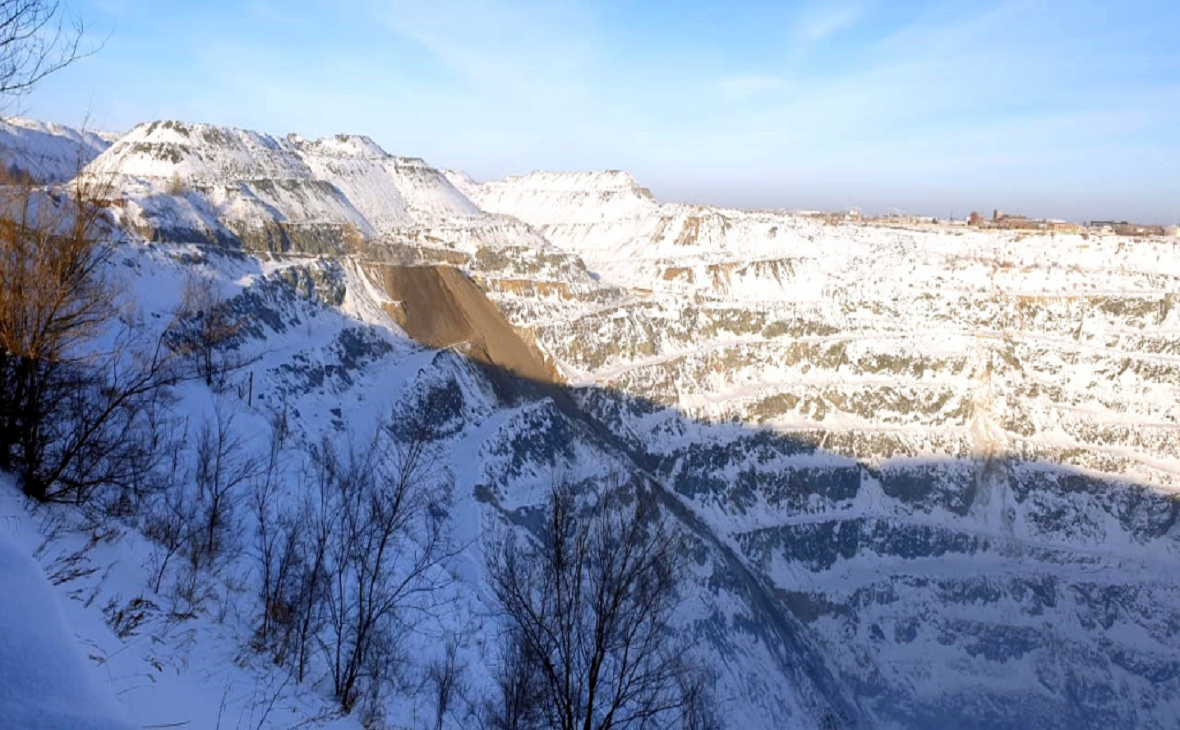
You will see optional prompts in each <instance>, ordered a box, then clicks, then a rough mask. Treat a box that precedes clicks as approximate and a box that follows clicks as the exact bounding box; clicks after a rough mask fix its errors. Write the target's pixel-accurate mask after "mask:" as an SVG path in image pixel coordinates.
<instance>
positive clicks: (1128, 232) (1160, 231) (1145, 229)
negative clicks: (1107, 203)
mask: <svg viewBox="0 0 1180 730" xmlns="http://www.w3.org/2000/svg"><path fill="white" fill-rule="evenodd" d="M1089 228H1090V230H1092V231H1101V232H1102V233H1114V234H1115V235H1118V236H1167V235H1169V234H1168V229H1167V228H1165V227H1164V226H1153V225H1144V224H1142V223H1128V222H1127V221H1090V226H1089Z"/></svg>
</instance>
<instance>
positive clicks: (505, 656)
mask: <svg viewBox="0 0 1180 730" xmlns="http://www.w3.org/2000/svg"><path fill="white" fill-rule="evenodd" d="M501 643H502V647H501V655H500V661H499V663H498V664H497V665H496V666H495V668H494V671H493V678H494V680H495V683H496V686H495V691H494V692H493V693H492V694H491V695H490V696H489V697H487V698H486V700H485V702H484V711H483V724H484V725H485V726H487V727H489V728H491V729H492V730H532V728H538V727H541V725H542V720H543V719H544V714H543V712H542V710H541V708H542V707H543V706H544V703H545V691H546V690H545V678H544V677H543V676H542V674H541V662H540V661H538V659H537V658H536V657H534V656H532V655H531V653H530V651H531V650H530V648H529V644H528V642H526V641H525V640H524V637H522V636H521V635H520V633H519V630H518V629H510V630H509V633H508V634H506V635H505V636H504V637H503V639H502V642H501Z"/></svg>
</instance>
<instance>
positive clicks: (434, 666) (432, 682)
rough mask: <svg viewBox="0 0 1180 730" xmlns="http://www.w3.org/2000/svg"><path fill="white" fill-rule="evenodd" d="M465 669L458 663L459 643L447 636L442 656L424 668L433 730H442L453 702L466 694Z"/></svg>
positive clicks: (456, 639) (464, 666) (452, 637)
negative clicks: (431, 703) (429, 697)
mask: <svg viewBox="0 0 1180 730" xmlns="http://www.w3.org/2000/svg"><path fill="white" fill-rule="evenodd" d="M466 670H467V667H466V665H465V664H463V663H462V662H461V661H459V641H458V638H457V637H455V636H448V637H447V640H446V644H445V646H444V647H443V655H442V656H441V657H439V658H437V659H435V660H434V661H432V662H431V663H430V666H428V667H427V668H426V684H428V685H429V686H430V690H431V695H432V696H433V698H434V730H443V724H444V723H445V722H446V718H447V716H448V715H449V714H451V712H452V710H453V709H454V704H455V700H456V699H457V698H459V697H461V696H463V695H464V694H466V684H465V682H464V680H463V675H464V672H466Z"/></svg>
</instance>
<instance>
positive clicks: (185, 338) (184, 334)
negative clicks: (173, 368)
mask: <svg viewBox="0 0 1180 730" xmlns="http://www.w3.org/2000/svg"><path fill="white" fill-rule="evenodd" d="M180 301H181V304H180V310H179V317H178V318H177V326H176V327H175V329H174V330H173V332H172V335H171V339H172V346H173V349H174V350H176V351H177V352H178V353H180V354H182V355H184V356H186V357H188V358H191V360H192V362H193V363H194V364H195V366H196V370H197V374H198V376H199V377H201V378H204V380H205V385H208V386H209V387H211V388H213V387H215V388H217V389H218V390H221V389H222V388H223V387H224V379H225V376H226V374H227V373H229V372H230V371H232V370H235V369H237V368H239V367H242V366H243V364H244V363H242V362H239V360H238V359H237V358H233V357H231V356H229V354H228V353H226V352H225V347H226V346H227V345H228V344H230V343H231V342H232V341H233V339H234V338H235V337H237V336H238V335H239V334H240V333H241V332H242V330H243V328H244V326H245V323H244V322H243V321H242V320H240V319H238V318H237V317H235V316H234V313H233V311H232V309H231V308H230V306H229V304H228V302H226V301H225V299H224V297H223V296H222V293H221V290H220V288H219V287H218V286H217V282H216V281H214V279H213V278H212V277H209V276H202V275H200V274H191V275H190V276H189V277H188V278H187V279H186V280H185V283H184V289H183V290H182V291H181V297H180Z"/></svg>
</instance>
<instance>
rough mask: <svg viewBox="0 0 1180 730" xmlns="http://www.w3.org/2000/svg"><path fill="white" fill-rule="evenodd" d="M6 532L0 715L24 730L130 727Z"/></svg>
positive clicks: (0, 544)
mask: <svg viewBox="0 0 1180 730" xmlns="http://www.w3.org/2000/svg"><path fill="white" fill-rule="evenodd" d="M2 481H3V483H2V484H0V488H3V489H5V490H6V491H7V492H14V491H15V486H14V485H13V484H11V480H9V479H7V478H2ZM4 496H5V497H7V496H8V495H7V494H6V495H4ZM7 503H8V500H7V499H3V500H0V504H7ZM7 517H8V519H10V520H11V519H15V516H12V515H7ZM7 532H8V531H7V530H0V576H2V580H3V584H4V590H2V591H0V627H3V629H2V630H0V718H3V719H4V724H5V726H6V727H11V728H23V729H24V730H130V728H131V727H132V726H131V724H130V723H127V722H125V721H124V720H123V719H122V718H121V717H120V712H119V710H118V708H117V705H116V703H115V698H114V692H113V691H112V688H111V687H110V686H109V684H108V683H107V682H106V681H105V677H103V676H102V674H101V673H100V672H99V670H98V668H97V667H94V666H92V665H90V664H89V663H88V662H87V661H86V659H85V658H84V657H83V656H82V652H81V647H79V645H78V641H77V639H76V637H75V635H74V631H73V629H72V628H71V627H70V626H69V624H68V622H67V620H66V618H65V615H64V613H63V611H62V608H61V605H60V603H59V602H58V597H57V596H56V595H55V594H54V591H53V586H52V585H51V584H50V582H49V579H48V578H47V577H46V576H45V573H44V571H42V569H41V567H40V566H39V565H38V564H37V563H36V562H34V561H33V559H32V557H31V556H30V555H28V554H26V553H25V552H24V551H23V550H22V549H21V548H19V547H18V546H17V545H16V544H15V543H14V542H13V541H12V540H11V539H10V537H9V536H8V534H7Z"/></svg>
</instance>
